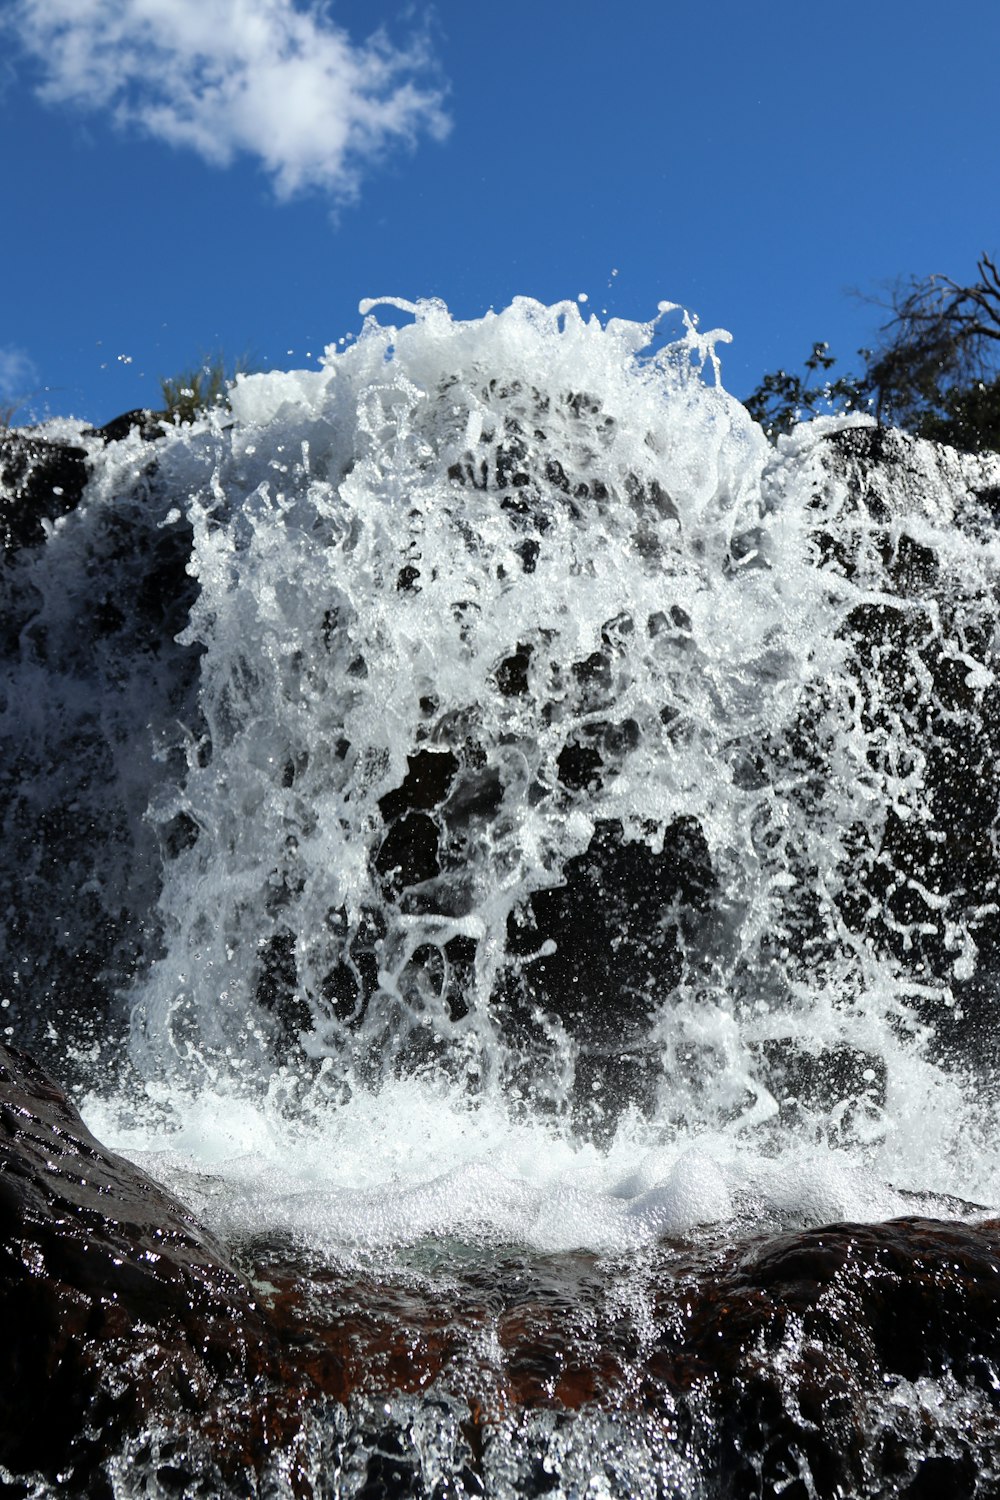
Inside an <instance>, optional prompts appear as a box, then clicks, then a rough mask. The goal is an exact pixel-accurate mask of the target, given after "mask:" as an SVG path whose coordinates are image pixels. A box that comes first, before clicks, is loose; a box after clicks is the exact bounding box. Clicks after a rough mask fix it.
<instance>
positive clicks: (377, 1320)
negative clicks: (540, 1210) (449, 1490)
mask: <svg viewBox="0 0 1000 1500" xmlns="http://www.w3.org/2000/svg"><path fill="white" fill-rule="evenodd" d="M258 1256H259V1260H258V1275H259V1276H261V1277H262V1278H264V1279H266V1280H267V1282H268V1284H269V1285H270V1287H271V1294H270V1316H271V1318H272V1320H273V1321H274V1323H275V1325H276V1326H280V1327H281V1328H282V1330H283V1334H282V1338H283V1339H284V1341H285V1347H286V1348H289V1349H294V1350H295V1351H296V1352H295V1359H296V1360H297V1361H299V1364H300V1368H303V1367H304V1368H307V1369H308V1370H309V1371H310V1372H311V1374H312V1377H313V1378H314V1379H315V1380H316V1381H317V1383H318V1384H319V1385H320V1386H322V1387H323V1389H324V1390H325V1391H326V1392H327V1394H328V1395H330V1396H333V1397H334V1398H335V1399H336V1400H337V1401H338V1402H339V1403H341V1405H342V1407H343V1410H344V1411H345V1413H347V1420H348V1424H349V1428H350V1432H351V1438H350V1439H349V1440H345V1447H347V1446H349V1445H350V1442H353V1443H354V1444H355V1445H357V1446H360V1447H361V1448H362V1449H365V1450H366V1451H368V1452H369V1453H370V1454H373V1455H376V1454H381V1455H382V1457H383V1459H385V1458H391V1459H393V1460H394V1464H393V1470H394V1472H398V1474H399V1476H400V1480H399V1482H400V1485H401V1486H402V1488H400V1489H399V1490H398V1493H401V1494H417V1493H423V1492H424V1490H423V1489H422V1486H424V1485H426V1489H427V1491H428V1492H429V1491H430V1490H432V1489H433V1482H429V1477H430V1476H431V1475H433V1474H434V1473H435V1472H436V1473H437V1474H440V1467H438V1465H439V1464H440V1459H441V1450H440V1448H439V1449H438V1450H437V1452H436V1453H433V1454H431V1453H429V1452H428V1445H427V1441H426V1426H427V1424H428V1422H430V1421H432V1420H435V1421H437V1422H438V1424H439V1428H440V1412H442V1411H444V1410H445V1408H446V1406H447V1404H448V1403H451V1405H450V1410H451V1413H452V1417H453V1419H454V1420H453V1426H454V1429H455V1430H454V1431H452V1433H451V1435H450V1437H449V1439H448V1441H449V1443H450V1445H451V1462H452V1463H453V1465H454V1470H453V1474H452V1482H453V1483H454V1482H455V1478H456V1475H457V1474H458V1473H459V1472H461V1473H462V1474H463V1475H464V1476H465V1478H464V1479H463V1481H462V1483H463V1485H464V1486H466V1488H465V1489H464V1492H465V1493H475V1489H474V1488H473V1489H470V1488H468V1486H469V1485H479V1486H481V1487H482V1488H483V1489H484V1490H485V1492H486V1493H519V1494H525V1495H538V1494H541V1493H544V1492H545V1491H546V1490H547V1489H549V1488H552V1487H554V1486H556V1485H559V1486H560V1487H561V1492H563V1493H565V1492H568V1491H569V1490H571V1489H572V1485H573V1478H574V1474H575V1473H576V1469H575V1467H574V1466H575V1465H580V1464H582V1466H583V1469H584V1472H585V1473H586V1472H588V1471H589V1472H601V1473H604V1474H605V1475H606V1478H607V1490H606V1491H605V1492H606V1493H607V1494H611V1495H616V1496H617V1495H621V1496H623V1497H624V1496H630V1495H632V1494H635V1493H647V1490H645V1489H643V1488H642V1484H641V1477H640V1476H641V1474H642V1473H643V1472H644V1470H646V1469H648V1470H651V1471H653V1472H656V1473H660V1474H662V1473H663V1472H665V1471H671V1472H674V1473H676V1474H677V1475H678V1476H679V1477H678V1482H677V1489H676V1491H671V1493H678V1494H689V1493H699V1494H701V1493H706V1494H709V1495H712V1496H719V1497H732V1500H736V1497H744V1496H754V1497H760V1500H778V1497H779V1496H781V1497H786V1500H787V1497H789V1496H790V1497H792V1500H805V1497H807V1496H809V1497H815V1500H835V1497H840V1496H844V1495H849V1494H850V1495H855V1494H856V1495H862V1494H863V1495H865V1496H872V1497H875V1496H885V1497H886V1500H888V1497H889V1496H894V1497H895V1496H909V1497H911V1500H917V1497H918V1496H923V1495H927V1494H935V1493H953V1494H962V1495H963V1496H964V1495H969V1496H977V1495H978V1496H986V1495H994V1494H995V1493H996V1483H997V1481H998V1477H1000V1394H998V1391H997V1382H996V1379H995V1374H994V1372H995V1370H996V1368H997V1361H998V1359H1000V1225H998V1224H997V1223H993V1222H987V1223H983V1224H979V1225H970V1224H965V1223H957V1222H956V1223H950V1222H940V1221H934V1220H928V1219H919V1218H913V1219H900V1220H895V1221H891V1222H889V1223H884V1224H875V1225H856V1224H841V1225H833V1226H830V1227H827V1228H822V1229H809V1230H804V1231H798V1232H795V1233H787V1234H783V1235H778V1236H771V1237H768V1238H762V1237H757V1238H755V1239H753V1240H749V1241H743V1242H740V1240H739V1239H738V1238H735V1239H732V1238H730V1239H728V1240H727V1239H720V1238H718V1237H709V1236H708V1235H703V1236H702V1237H701V1240H700V1242H695V1243H692V1242H691V1241H688V1242H687V1243H676V1244H664V1245H661V1246H659V1247H657V1248H656V1249H654V1250H652V1251H651V1252H647V1253H646V1254H644V1255H642V1256H638V1257H623V1258H621V1259H618V1260H614V1261H608V1260H603V1261H602V1260H600V1259H598V1257H596V1256H594V1255H590V1254H584V1253H575V1254H564V1255H559V1256H537V1255H531V1254H529V1253H526V1252H524V1253H518V1252H514V1251H510V1250H508V1251H503V1252H500V1253H497V1254H495V1255H492V1256H487V1255H485V1254H480V1255H478V1256H475V1255H471V1254H469V1253H468V1252H466V1253H465V1254H464V1255H463V1256H461V1257H460V1258H458V1259H457V1260H447V1259H446V1257H445V1256H443V1255H442V1256H441V1262H442V1263H441V1265H440V1267H439V1269H438V1271H437V1273H435V1271H434V1270H433V1269H428V1266H427V1261H426V1259H424V1264H423V1265H422V1266H420V1268H419V1269H417V1266H418V1261H417V1260H416V1259H415V1262H414V1269H413V1270H411V1271H410V1272H407V1271H405V1270H404V1269H401V1270H400V1271H399V1272H398V1273H397V1275H396V1276H395V1278H392V1277H383V1278H377V1277H374V1276H363V1275H358V1274H356V1273H355V1274H354V1275H353V1276H352V1275H351V1274H350V1273H347V1272H345V1271H344V1270H343V1269H340V1270H338V1269H335V1268H330V1267H327V1268H322V1267H317V1266H312V1267H304V1266H303V1265H302V1264H301V1262H298V1263H296V1261H295V1259H294V1257H291V1258H289V1257H288V1256H287V1252H286V1255H285V1256H282V1254H281V1253H280V1251H279V1250H278V1247H270V1249H268V1247H258ZM436 1411H437V1412H438V1415H437V1416H435V1412H436ZM390 1417H391V1419H392V1420H391V1421H387V1418H390ZM421 1433H423V1434H424V1436H423V1439H421ZM438 1440H439V1441H443V1439H442V1438H441V1434H440V1431H439V1434H438ZM630 1445H631V1453H630V1454H629V1447H630ZM623 1454H629V1456H628V1460H627V1462H625V1463H624V1464H623V1462H622V1455H623ZM616 1455H617V1467H616V1463H615V1457H616ZM500 1473H502V1474H503V1476H504V1482H503V1484H502V1485H501V1484H498V1475H499V1474H500ZM369 1474H370V1477H371V1478H372V1481H373V1482H375V1481H376V1480H378V1481H379V1482H381V1481H384V1480H386V1478H387V1475H388V1470H386V1469H385V1466H384V1465H383V1464H382V1463H381V1461H378V1462H376V1461H375V1459H374V1458H373V1459H372V1467H371V1468H370V1470H369ZM935 1484H937V1485H943V1486H944V1489H934V1488H933V1485H935ZM391 1492H393V1493H395V1492H397V1491H391ZM656 1492H657V1491H655V1490H654V1489H652V1488H650V1489H649V1490H648V1493H650V1494H652V1493H656Z"/></svg>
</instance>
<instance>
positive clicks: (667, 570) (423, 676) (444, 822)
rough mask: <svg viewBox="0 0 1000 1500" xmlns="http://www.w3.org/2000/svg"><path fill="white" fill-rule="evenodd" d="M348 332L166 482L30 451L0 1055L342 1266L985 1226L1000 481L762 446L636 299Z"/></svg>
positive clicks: (13, 638) (238, 410)
mask: <svg viewBox="0 0 1000 1500" xmlns="http://www.w3.org/2000/svg"><path fill="white" fill-rule="evenodd" d="M393 309H395V312H394V311H393ZM363 311H366V312H368V313H369V315H368V316H367V317H366V319H365V323H364V328H363V330H362V332H361V334H360V336H359V338H358V339H357V341H356V342H354V343H352V344H350V345H349V346H347V347H346V348H344V349H342V350H339V351H338V350H336V349H333V348H331V350H330V351H328V354H327V357H326V359H325V361H324V362H323V365H322V368H321V369H319V370H317V371H299V372H289V373H274V374H268V375H257V376H249V377H241V378H240V380H239V381H238V383H237V385H236V387H235V390H234V391H233V393H232V411H231V413H225V414H223V413H217V414H215V415H213V416H211V417H209V418H206V419H205V420H204V421H201V422H199V423H197V424H195V425H194V426H192V427H177V428H174V429H173V430H171V431H168V432H167V434H166V436H165V437H163V438H161V439H160V440H158V441H157V442H155V443H144V442H142V440H141V439H140V438H139V437H138V435H136V434H133V435H132V436H130V437H128V438H125V439H123V440H122V441H119V442H115V443H112V444H110V445H108V446H107V447H106V448H102V447H101V446H100V445H99V444H98V443H97V442H96V441H95V440H93V439H88V438H86V437H82V438H81V437H80V434H79V428H78V427H73V426H72V425H71V424H63V427H61V428H58V430H56V428H53V432H52V435H53V436H57V437H58V436H61V437H64V438H65V437H71V438H74V439H75V440H76V441H80V442H83V443H84V445H85V446H87V447H88V450H89V451H90V461H91V466H92V475H91V479H90V482H89V485H88V488H87V491H86V494H85V496H84V499H83V502H82V503H81V505H80V506H79V507H78V508H77V509H76V510H74V511H73V512H72V513H70V514H69V515H67V516H65V517H63V518H61V519H59V520H58V521H56V522H54V523H53V524H50V525H48V526H47V535H46V539H45V542H44V545H40V546H37V547H33V548H27V549H24V551H22V552H21V553H20V554H19V555H18V556H17V557H16V558H13V557H12V558H11V559H10V560H9V562H8V566H7V569H6V572H5V574H4V587H5V589H6V591H7V611H6V616H5V630H6V634H7V653H8V655H7V666H6V668H5V678H4V697H3V718H2V725H0V727H2V733H3V738H4V746H5V765H6V771H5V776H6V777H7V780H8V784H9V797H8V800H7V811H6V814H5V839H6V849H7V851H8V858H7V865H6V868H5V869H4V871H3V876H2V879H3V890H2V891H0V905H4V906H6V909H7V925H6V929H5V936H4V944H5V951H4V953H3V962H4V967H5V970H6V974H7V989H6V991H5V995H6V998H5V1000H4V1004H5V1007H6V1012H7V1013H8V1014H9V1016H10V1025H11V1028H12V1030H11V1034H13V1035H14V1036H15V1039H21V1038H22V1037H25V1038H27V1039H28V1040H29V1041H31V1040H34V1039H35V1038H36V1037H37V1039H38V1041H39V1043H40V1044H44V1043H45V1042H46V1036H47V1038H48V1041H47V1045H49V1047H50V1049H52V1050H54V1051H57V1052H63V1053H68V1054H70V1055H71V1061H72V1065H73V1067H74V1069H75V1070H76V1076H77V1077H78V1078H79V1079H80V1080H81V1081H82V1083H83V1085H84V1086H86V1088H87V1089H88V1092H87V1098H86V1105H85V1115H86V1117H87V1119H88V1122H89V1123H90V1124H91V1125H92V1127H93V1128H94V1129H95V1130H96V1131H97V1133H98V1134H99V1135H102V1136H103V1138H105V1139H107V1140H109V1141H110V1143H112V1144H115V1145H117V1146H118V1148H119V1149H122V1150H125V1151H126V1152H128V1153H130V1154H132V1155H135V1156H136V1157H137V1158H138V1159H140V1160H141V1161H143V1162H144V1163H145V1164H146V1165H147V1166H148V1167H149V1168H150V1169H151V1170H152V1171H154V1173H156V1174H157V1175H160V1176H162V1177H164V1178H165V1179H166V1180H167V1181H169V1182H171V1183H172V1184H173V1185H174V1186H175V1187H178V1188H179V1190H180V1191H182V1192H183V1193H184V1194H185V1195H186V1196H187V1197H188V1199H189V1200H190V1201H192V1202H193V1203H195V1204H196V1206H197V1207H198V1208H199V1209H200V1211H201V1212H202V1213H203V1214H204V1215H205V1216H206V1217H207V1218H209V1219H210V1220H211V1221H212V1222H213V1224H214V1225H215V1226H216V1227H217V1228H219V1229H220V1230H221V1231H222V1232H223V1233H224V1234H225V1235H227V1236H229V1238H230V1239H231V1240H234V1241H237V1240H239V1239H240V1238H241V1237H242V1238H243V1239H245V1240H250V1239H253V1238H254V1237H261V1236H267V1235H272V1236H273V1235H280V1234H287V1235H290V1236H291V1237H292V1238H293V1239H294V1240H295V1241H297V1242H298V1243H300V1244H304V1245H307V1246H308V1247H309V1248H310V1252H311V1253H313V1254H316V1255H319V1256H320V1257H321V1258H322V1257H325V1258H326V1259H327V1260H331V1259H332V1260H334V1261H339V1262H342V1263H347V1262H350V1261H351V1260H352V1258H354V1259H356V1258H357V1257H358V1256H361V1257H362V1258H364V1257H365V1256H370V1255H371V1254H372V1253H376V1252H377V1253H378V1254H380V1255H382V1256H383V1257H388V1258H389V1260H392V1258H393V1257H397V1258H398V1257H399V1256H403V1257H404V1258H405V1256H406V1255H408V1254H410V1251H409V1250H407V1247H413V1246H417V1245H425V1246H426V1245H428V1244H432V1243H433V1242H434V1241H435V1240H436V1241H437V1242H438V1243H439V1244H441V1245H445V1244H450V1245H453V1246H460V1245H464V1246H466V1247H470V1246H476V1247H479V1249H478V1251H477V1253H483V1251H484V1249H485V1248H488V1247H493V1248H494V1249H495V1250H497V1251H498V1250H499V1248H500V1247H504V1246H521V1247H528V1248H529V1249H531V1250H533V1251H535V1252H556V1251H573V1250H578V1249H579V1250H590V1251H596V1252H599V1253H601V1254H604V1255H617V1256H621V1255H623V1254H628V1253H633V1252H635V1253H638V1252H645V1251H647V1250H649V1249H651V1248H652V1247H655V1246H656V1245H657V1244H658V1243H660V1242H661V1241H662V1239H663V1237H664V1236H678V1235H682V1234H685V1233H687V1232H689V1231H691V1230H693V1229H695V1228H697V1226H703V1225H709V1224H714V1225H718V1226H720V1229H719V1233H721V1234H722V1235H723V1237H724V1236H725V1234H726V1232H727V1231H726V1228H725V1226H726V1225H730V1224H731V1225H733V1226H739V1230H740V1232H741V1233H746V1232H749V1231H750V1230H752V1229H753V1228H754V1227H758V1228H768V1227H773V1226H775V1225H798V1224H818V1223H822V1222H824V1221H828V1220H832V1219H838V1218H846V1217H850V1218H854V1219H863V1220H875V1219H880V1218H884V1217H888V1216H891V1215H892V1214H895V1213H901V1212H907V1211H912V1209H913V1206H914V1204H916V1205H918V1206H922V1207H923V1208H924V1209H928V1210H933V1209H934V1207H935V1205H937V1204H939V1203H940V1202H941V1201H942V1200H943V1198H944V1197H945V1196H946V1195H953V1196H954V1197H957V1198H961V1199H964V1200H972V1201H973V1202H978V1203H982V1204H987V1205H988V1204H994V1203H996V1202H997V1201H998V1200H1000V1179H998V1167H1000V1157H998V1147H997V1141H998V1139H1000V1136H998V1132H997V1128H996V1126H997V1108H998V1100H997V1096H996V1089H995V1085H994V1081H993V1080H994V1065H995V1062H996V1052H997V1041H996V1038H997V1033H998V1030H1000V1028H998V1027H997V1026H996V1024H995V1021H994V1017H993V1007H994V1004H995V992H996V979H997V966H998V962H1000V954H998V951H997V948H998V940H1000V905H998V897H997V874H998V868H1000V866H998V851H997V848H996V807H997V791H998V780H1000V765H998V753H1000V733H998V727H997V726H998V724H1000V716H998V712H997V710H998V703H997V691H998V690H997V683H996V680H995V677H994V667H995V654H996V652H995V639H996V630H997V572H998V567H1000V546H998V541H997V537H996V528H995V520H994V511H993V509H992V508H991V507H992V505H994V504H995V501H996V492H997V486H998V485H1000V465H996V464H993V465H992V467H991V463H992V461H991V460H985V459H961V458H959V457H958V456H956V455H952V454H947V453H942V452H940V451H938V450H935V449H933V448H931V447H930V446H929V445H925V444H919V443H914V442H912V441H908V440H904V439H902V438H900V437H892V436H891V435H890V436H886V435H884V434H880V433H879V432H878V431H877V430H876V429H875V428H874V427H873V425H872V424H871V423H870V422H868V421H867V420H866V419H855V420H853V421H849V422H845V421H834V420H829V421H818V422H813V423H811V424H809V425H808V426H804V427H803V428H801V429H800V430H798V431H797V432H796V433H795V434H793V436H792V437H791V438H790V439H786V440H783V441H782V443H781V444H780V445H779V447H778V449H777V450H776V451H775V450H772V449H771V448H770V447H769V446H768V444H767V443H766V441H765V440H764V438H763V436H762V434H761V432H760V430H759V429H758V428H756V427H755V426H754V424H753V423H752V422H751V421H750V419H749V417H748V416H747V414H746V412H745V411H744V410H743V408H742V407H741V406H740V405H739V404H738V403H737V402H736V401H735V400H734V399H733V398H732V397H730V396H729V395H728V394H727V393H726V392H725V390H724V389H723V387H722V385H721V381H720V376H719V365H718V360H717V356H716V349H715V346H716V343H717V342H718V338H719V336H718V335H707V336H706V335H703V334H701V333H700V332H699V331H698V330H697V328H696V327H695V326H693V325H692V324H691V323H690V322H688V321H687V320H686V319H684V320H683V321H680V320H678V317H677V314H676V312H675V311H674V310H672V309H670V308H664V309H663V310H662V313H661V319H660V320H659V323H658V324H650V325H640V324H632V323H624V322H620V321H612V322H610V323H608V324H607V326H601V324H600V323H599V322H598V320H597V319H594V318H591V319H590V320H584V319H583V318H582V317H581V314H580V312H579V310H578V308H577V307H576V305H575V304H571V303H565V304H560V305H558V306H555V307H551V308H548V307H543V306H541V305H539V304H537V303H535V302H532V301H529V300H527V299H519V300H518V301H516V302H515V303H514V304H513V305H512V306H511V307H510V308H508V309H506V310H505V311H504V312H502V313H500V314H498V315H492V314H491V315H489V316H488V317H486V318H484V319H482V320H478V321H475V322H468V323H461V322H456V321H454V320H453V319H452V318H451V317H450V316H449V314H448V312H447V310H446V309H445V308H444V307H443V306H441V305H440V304H438V303H433V302H427V303H419V304H417V305H416V306H410V305H409V304H405V303H400V302H392V301H391V300H390V301H389V303H388V305H386V304H384V303H383V304H373V305H372V306H371V307H363ZM400 315H404V316H400ZM392 317H397V318H398V321H399V322H400V324H401V326H398V327H397V326H392V325H391V323H390V322H389V321H388V319H389V318H392ZM669 328H673V329H674V332H673V333H672V334H671V333H669V332H665V331H664V330H666V329H669ZM991 492H992V493H991ZM74 995H75V997H76V1003H75V1004H74V1003H73V997H74ZM88 1014H90V1015H91V1016H92V1017H93V1023H92V1024H88V1021H87V1015H88ZM109 1039H110V1040H109ZM126 1041H127V1046H126ZM119 1042H120V1043H121V1050H120V1052H119V1051H118V1050H117V1049H118V1048H119ZM733 1232H734V1233H735V1232H736V1231H735V1228H734V1230H733ZM442 1253H443V1252H442ZM456 1253H458V1252H457V1251H456ZM463 1253H471V1252H468V1251H466V1252H463ZM414 1420H417V1418H414ZM419 1420H422V1421H426V1420H427V1418H426V1417H422V1418H420V1419H419ZM598 1425H599V1424H598ZM595 1430H596V1429H595ZM620 1437H621V1434H620V1433H619V1438H620ZM595 1441H596V1439H595ZM629 1441H631V1439H630V1440H629ZM635 1441H636V1442H637V1443H638V1442H639V1439H638V1438H636V1439H635ZM512 1442H513V1439H512ZM639 1446H640V1447H641V1446H642V1445H641V1443H640V1444H639ZM643 1451H644V1452H645V1451H646V1450H645V1449H644V1450H643ZM637 1452H638V1450H637ZM511 1461H512V1462H513V1460H511ZM569 1462H570V1461H569V1459H568V1458H567V1459H566V1464H569ZM628 1462H629V1461H627V1460H624V1459H623V1464H624V1472H628ZM646 1462H647V1459H646V1458H641V1457H635V1458H634V1462H633V1469H632V1472H633V1476H635V1475H637V1474H638V1473H639V1471H640V1469H641V1468H642V1465H643V1464H644V1463H646ZM569 1472H570V1470H569V1468H566V1469H565V1470H564V1477H565V1474H568V1473H569ZM581 1482H582V1481H581ZM635 1482H636V1485H637V1489H636V1492H637V1493H638V1492H640V1491H642V1490H643V1485H642V1484H641V1483H639V1481H638V1480H636V1481H635ZM651 1482H652V1481H651ZM658 1482H659V1481H658ZM671 1482H675V1481H671ZM676 1482H677V1483H680V1482H681V1481H679V1480H678V1481H676ZM684 1482H685V1483H687V1482H688V1481H684ZM497 1483H498V1484H499V1485H500V1488H501V1489H502V1488H503V1485H502V1484H501V1482H500V1480H498V1481H497ZM511 1483H512V1484H513V1481H511ZM573 1483H576V1481H573ZM695 1483H696V1481H695V1479H690V1484H691V1485H695ZM565 1492H566V1493H570V1492H573V1485H572V1484H571V1483H570V1481H569V1480H568V1479H566V1480H565ZM581 1492H582V1491H581ZM649 1492H650V1493H655V1492H656V1491H655V1488H654V1489H651V1490H650V1491H649ZM690 1492H691V1493H694V1492H695V1490H694V1489H692V1490H691V1491H690Z"/></svg>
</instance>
